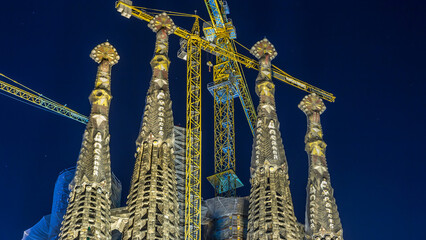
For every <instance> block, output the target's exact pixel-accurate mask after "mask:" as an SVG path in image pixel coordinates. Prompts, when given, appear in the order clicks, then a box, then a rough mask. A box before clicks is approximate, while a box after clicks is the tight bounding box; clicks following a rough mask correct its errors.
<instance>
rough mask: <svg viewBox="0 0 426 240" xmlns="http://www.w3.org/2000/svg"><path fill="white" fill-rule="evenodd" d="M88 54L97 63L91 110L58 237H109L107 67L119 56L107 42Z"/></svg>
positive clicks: (108, 104) (108, 72) (109, 79)
mask: <svg viewBox="0 0 426 240" xmlns="http://www.w3.org/2000/svg"><path fill="white" fill-rule="evenodd" d="M90 57H91V58H92V59H93V60H94V61H95V62H97V63H99V67H98V73H97V75H96V82H95V88H94V90H93V91H92V93H91V94H90V97H89V99H90V103H91V104H92V109H91V113H90V117H89V122H88V124H87V126H86V130H85V131H84V135H83V143H82V146H81V151H80V155H79V158H78V161H77V169H76V173H75V176H74V179H73V181H72V183H71V184H70V186H71V189H72V190H71V193H70V197H69V203H68V208H67V212H66V214H65V216H64V220H63V221H62V227H61V232H60V234H59V239H63V240H67V239H70V240H71V239H72V240H76V239H81V240H87V239H91V240H105V239H111V233H110V208H111V200H110V196H111V162H110V154H109V141H110V135H109V126H108V115H109V107H110V102H111V98H112V96H111V67H112V66H113V65H114V64H116V63H117V62H118V59H119V56H118V54H117V52H116V50H115V49H114V47H113V46H112V45H111V44H109V43H108V42H105V43H102V44H100V45H98V46H96V47H95V48H94V49H93V50H92V53H91V54H90Z"/></svg>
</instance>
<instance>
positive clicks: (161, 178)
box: [123, 13, 179, 240]
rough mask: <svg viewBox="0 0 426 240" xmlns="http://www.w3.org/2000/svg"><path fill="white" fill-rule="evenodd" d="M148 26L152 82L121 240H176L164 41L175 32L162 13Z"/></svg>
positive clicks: (176, 222) (174, 186)
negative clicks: (152, 39)
mask: <svg viewBox="0 0 426 240" xmlns="http://www.w3.org/2000/svg"><path fill="white" fill-rule="evenodd" d="M148 26H149V27H150V28H151V29H152V30H153V31H154V32H155V33H156V42H155V50H154V57H153V58H152V60H151V63H150V64H151V68H152V77H151V81H150V85H149V88H148V92H147V95H146V104H145V109H144V114H143V119H142V125H141V128H140V132H139V136H138V138H137V140H136V147H137V149H136V162H135V167H134V171H133V177H132V180H131V187H130V193H129V195H128V197H127V199H128V200H127V209H128V212H129V214H130V217H129V221H128V223H127V225H126V226H125V228H124V231H123V239H124V240H130V239H139V240H142V239H150V240H151V239H152V240H153V239H179V216H178V203H177V187H176V185H177V183H176V172H175V165H174V164H175V163H174V159H173V142H174V135H173V134H174V133H173V126H174V124H173V112H172V101H171V99H170V91H169V81H168V80H169V77H168V69H169V65H170V60H169V58H168V56H167V54H168V49H169V45H168V39H169V38H168V36H169V34H171V33H172V32H173V31H174V29H175V28H176V27H175V25H174V23H173V21H172V20H171V18H170V17H169V16H167V14H165V13H162V14H159V15H157V16H155V17H154V18H153V19H152V20H151V22H150V23H149V24H148Z"/></svg>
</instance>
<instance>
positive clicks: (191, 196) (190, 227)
mask: <svg viewBox="0 0 426 240" xmlns="http://www.w3.org/2000/svg"><path fill="white" fill-rule="evenodd" d="M191 33H192V35H193V36H192V37H190V38H189V39H188V41H187V43H186V45H187V52H186V53H187V68H186V69H187V75H186V76H187V89H186V154H185V155H186V164H185V169H186V170H185V176H186V177H185V223H186V224H185V239H201V47H200V42H199V41H198V39H199V37H195V36H199V35H200V25H199V21H198V18H195V22H194V25H193V27H192V31H191ZM183 47H184V45H183Z"/></svg>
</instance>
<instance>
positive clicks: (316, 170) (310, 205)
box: [299, 93, 343, 240]
mask: <svg viewBox="0 0 426 240" xmlns="http://www.w3.org/2000/svg"><path fill="white" fill-rule="evenodd" d="M299 108H300V109H301V110H302V111H303V112H304V113H305V115H306V117H307V120H308V121H307V126H308V127H307V132H306V135H305V150H306V152H307V153H308V159H309V176H308V186H307V202H306V219H305V232H306V236H307V239H312V240H320V239H330V240H343V229H342V224H341V222H340V217H339V212H338V211H337V204H336V200H335V199H334V196H333V192H334V190H333V188H332V187H331V181H330V174H329V172H328V168H327V161H326V158H325V148H326V146H327V144H326V143H325V142H324V140H323V132H322V127H321V121H320V115H321V114H322V113H323V112H324V111H325V109H326V107H325V105H324V103H323V101H322V100H321V98H319V97H318V96H317V95H316V94H315V93H312V94H309V95H307V96H305V97H304V98H303V100H302V101H301V102H300V104H299Z"/></svg>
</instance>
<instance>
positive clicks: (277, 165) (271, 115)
mask: <svg viewBox="0 0 426 240" xmlns="http://www.w3.org/2000/svg"><path fill="white" fill-rule="evenodd" d="M251 53H252V54H253V55H255V56H256V57H257V58H258V59H259V74H258V76H257V78H256V93H257V95H258V96H259V100H260V101H259V106H258V108H257V112H258V117H257V123H256V128H255V136H254V140H253V141H254V142H253V152H252V159H251V167H250V171H251V179H250V182H251V191H250V199H249V202H250V205H249V220H248V229H247V239H248V240H257V239H285V240H296V239H301V238H302V236H303V235H302V231H301V229H300V226H299V224H298V223H297V220H296V216H295V215H294V210H293V201H292V198H291V193H290V186H289V184H290V182H289V180H288V167H287V160H286V156H285V151H284V145H283V143H282V139H281V133H280V130H279V121H278V117H277V113H276V108H275V97H274V94H275V85H274V84H273V83H272V80H271V76H272V71H271V60H272V59H273V58H274V57H275V56H276V55H277V53H276V51H275V48H274V46H273V45H272V44H271V43H270V42H269V41H268V40H267V39H263V40H261V41H259V42H257V43H256V44H255V45H254V46H253V47H252V49H251Z"/></svg>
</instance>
